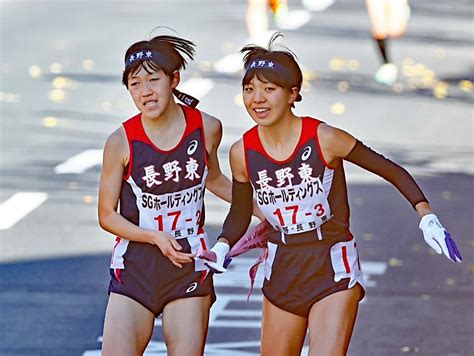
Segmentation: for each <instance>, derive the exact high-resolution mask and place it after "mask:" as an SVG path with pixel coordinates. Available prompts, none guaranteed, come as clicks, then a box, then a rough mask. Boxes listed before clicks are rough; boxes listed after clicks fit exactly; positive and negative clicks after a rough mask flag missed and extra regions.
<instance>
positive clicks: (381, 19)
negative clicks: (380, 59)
mask: <svg viewBox="0 0 474 356" xmlns="http://www.w3.org/2000/svg"><path fill="white" fill-rule="evenodd" d="M366 3H367V12H368V14H369V17H370V22H371V24H372V34H373V36H374V37H375V38H378V39H382V38H385V37H387V36H388V35H389V24H388V19H389V17H388V13H387V10H388V9H389V8H388V5H389V0H366Z"/></svg>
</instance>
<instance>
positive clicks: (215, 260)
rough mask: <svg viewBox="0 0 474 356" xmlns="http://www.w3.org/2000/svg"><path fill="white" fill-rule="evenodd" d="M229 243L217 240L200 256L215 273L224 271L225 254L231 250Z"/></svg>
mask: <svg viewBox="0 0 474 356" xmlns="http://www.w3.org/2000/svg"><path fill="white" fill-rule="evenodd" d="M229 249H230V247H229V245H228V244H226V243H225V242H217V243H216V244H215V245H214V247H213V248H211V250H210V251H206V253H202V254H201V255H200V256H198V258H202V259H204V260H205V262H204V264H205V265H206V266H207V267H209V269H210V270H211V271H212V272H214V273H224V272H225V271H227V269H225V268H224V261H225V256H226V255H227V253H228V252H229Z"/></svg>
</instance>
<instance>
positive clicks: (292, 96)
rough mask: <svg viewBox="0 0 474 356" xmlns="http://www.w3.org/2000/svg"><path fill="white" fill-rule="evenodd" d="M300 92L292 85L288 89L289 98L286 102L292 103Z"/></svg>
mask: <svg viewBox="0 0 474 356" xmlns="http://www.w3.org/2000/svg"><path fill="white" fill-rule="evenodd" d="M299 93H300V91H299V89H298V88H297V87H293V88H291V89H290V98H289V99H288V104H290V105H291V104H293V103H294V102H295V100H296V98H297V97H298V94H299Z"/></svg>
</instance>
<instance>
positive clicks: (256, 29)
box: [246, 0, 268, 45]
mask: <svg viewBox="0 0 474 356" xmlns="http://www.w3.org/2000/svg"><path fill="white" fill-rule="evenodd" d="M246 20H247V31H248V33H249V36H250V40H251V42H257V43H256V44H258V45H260V44H262V45H263V43H260V42H261V41H263V39H264V37H265V34H266V33H267V31H268V18H267V0H248V7H247V18H246Z"/></svg>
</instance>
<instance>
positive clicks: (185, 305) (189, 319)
mask: <svg viewBox="0 0 474 356" xmlns="http://www.w3.org/2000/svg"><path fill="white" fill-rule="evenodd" d="M210 308H211V296H206V297H193V298H182V299H177V300H174V301H172V302H170V303H168V304H167V305H166V306H165V309H164V310H163V336H164V338H165V342H166V347H167V349H168V356H181V355H186V356H194V355H195V356H201V355H203V354H204V345H205V343H206V337H207V327H208V323H209V309H210Z"/></svg>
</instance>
